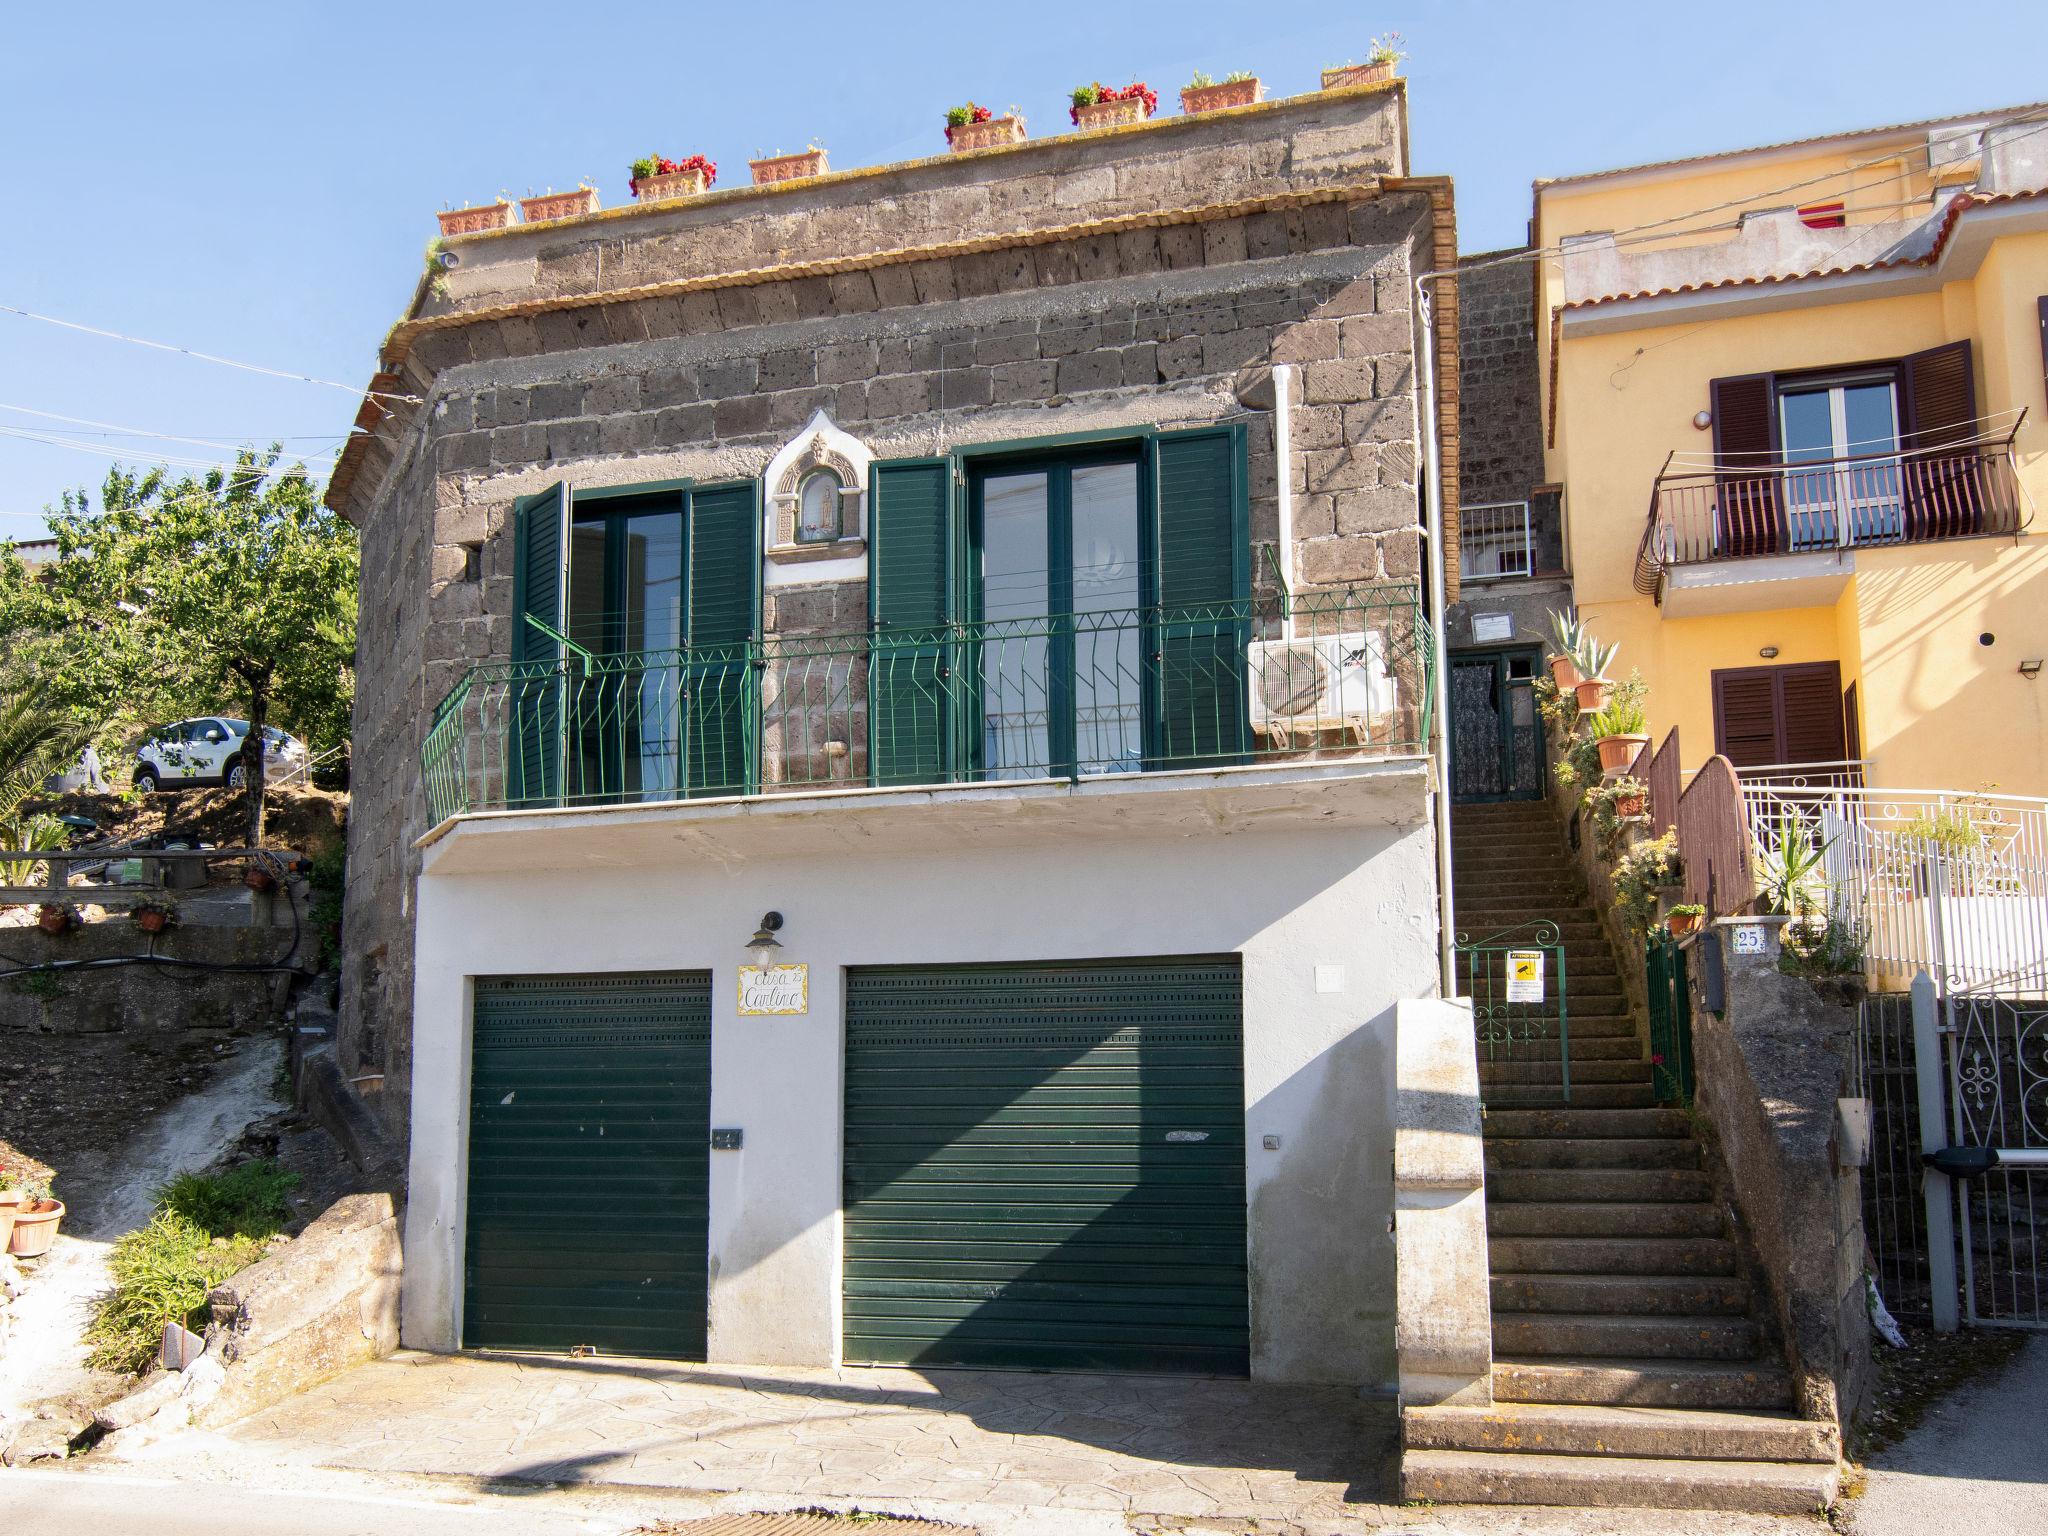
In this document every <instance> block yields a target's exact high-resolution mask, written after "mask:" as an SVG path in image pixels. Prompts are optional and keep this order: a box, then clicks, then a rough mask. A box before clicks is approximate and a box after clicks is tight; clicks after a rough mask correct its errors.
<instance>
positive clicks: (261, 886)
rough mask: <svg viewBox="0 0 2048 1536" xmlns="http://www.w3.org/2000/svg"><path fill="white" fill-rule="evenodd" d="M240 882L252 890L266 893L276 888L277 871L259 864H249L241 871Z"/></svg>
mask: <svg viewBox="0 0 2048 1536" xmlns="http://www.w3.org/2000/svg"><path fill="white" fill-rule="evenodd" d="M242 884H244V885H246V886H247V887H249V889H250V890H252V891H256V892H259V893H262V894H265V895H267V894H269V893H270V892H271V891H274V890H276V889H277V873H276V871H274V870H269V869H265V868H264V867H263V866H262V865H261V864H251V865H250V866H249V867H248V868H247V869H245V870H243V871H242Z"/></svg>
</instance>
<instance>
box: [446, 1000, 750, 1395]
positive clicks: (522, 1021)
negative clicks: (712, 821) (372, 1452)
mask: <svg viewBox="0 0 2048 1536" xmlns="http://www.w3.org/2000/svg"><path fill="white" fill-rule="evenodd" d="M710 1135H711V976H710V973H709V972H707V971H685V972H677V973H670V974H664V975H606V976H507V977H484V978H479V979H478V981H477V983H476V1030H475V1036H474V1043H473V1045H472V1048H471V1066H470V1090H469V1223H468V1234H469V1236H468V1251H467V1255H466V1274H465V1283H464V1289H463V1324H462V1342H463V1343H464V1344H466V1345H468V1346H470V1347H471V1348H484V1349H489V1348H497V1349H547V1350H567V1349H572V1348H575V1347H576V1346H578V1345H590V1346H593V1347H595V1348H596V1349H598V1350H601V1351H603V1352H604V1353H606V1354H621V1355H659V1356H667V1357H672V1358H679V1359H686V1360H701V1359H703V1358H704V1305H705V1268H706V1239H705V1212H706V1192H705V1184H706V1180H707V1178H708V1174H709V1159H710V1148H709V1142H710Z"/></svg>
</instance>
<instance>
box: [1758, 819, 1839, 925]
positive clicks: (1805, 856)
mask: <svg viewBox="0 0 2048 1536" xmlns="http://www.w3.org/2000/svg"><path fill="white" fill-rule="evenodd" d="M1832 841H1833V840H1832V839H1824V840H1822V841H1819V842H1816V841H1815V840H1814V835H1813V829H1812V828H1811V827H1810V826H1808V825H1807V823H1806V822H1805V820H1804V819H1803V818H1801V817H1799V816H1795V815H1794V814H1793V813H1792V812H1790V811H1780V812H1779V813H1778V824H1777V826H1776V827H1774V828H1772V830H1771V832H1770V835H1769V838H1768V840H1767V841H1766V842H1765V844H1764V846H1763V847H1762V848H1760V849H1759V850H1758V851H1757V853H1756V856H1755V869H1756V886H1757V892H1758V894H1759V895H1761V896H1762V897H1763V899H1764V901H1765V903H1766V904H1767V905H1768V906H1769V907H1770V910H1771V911H1772V913H1774V914H1776V915H1780V916H1793V917H1798V916H1802V915H1804V914H1807V913H1810V912H1816V911H1819V910H1820V906H1819V904H1817V903H1816V902H1815V901H1814V900H1813V899H1812V896H1811V894H1810V889H1811V888H1812V887H1814V886H1819V885H1823V884H1825V875H1824V873H1823V869H1822V864H1823V861H1824V860H1825V858H1826V855H1827V851H1828V845H1829V843H1830V842H1832Z"/></svg>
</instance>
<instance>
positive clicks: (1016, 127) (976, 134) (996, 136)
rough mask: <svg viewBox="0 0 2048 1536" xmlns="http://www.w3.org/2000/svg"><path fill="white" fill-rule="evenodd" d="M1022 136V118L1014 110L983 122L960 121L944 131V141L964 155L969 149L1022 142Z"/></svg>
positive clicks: (994, 147) (957, 153) (954, 150)
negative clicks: (955, 125)
mask: <svg viewBox="0 0 2048 1536" xmlns="http://www.w3.org/2000/svg"><path fill="white" fill-rule="evenodd" d="M1024 138H1025V134H1024V119H1023V118H1021V117H1019V116H1017V115H1016V114H1015V113H1014V112H1012V113H1008V114H1006V115H1004V116H1002V117H992V118H990V119H989V120H988V121H987V122H985V123H961V124H959V125H958V126H957V127H952V128H949V129H948V130H947V132H946V142H947V144H948V145H949V146H950V147H951V149H952V151H953V153H954V154H956V155H964V154H966V153H967V152H968V151H969V150H970V149H997V148H1000V147H1001V146H1003V145H1005V144H1022V143H1023V142H1024Z"/></svg>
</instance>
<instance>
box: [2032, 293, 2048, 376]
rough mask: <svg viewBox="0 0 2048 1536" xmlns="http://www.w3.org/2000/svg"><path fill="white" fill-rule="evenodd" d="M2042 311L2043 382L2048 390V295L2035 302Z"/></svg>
mask: <svg viewBox="0 0 2048 1536" xmlns="http://www.w3.org/2000/svg"><path fill="white" fill-rule="evenodd" d="M2034 302H2035V303H2036V304H2037V305H2039V306H2040V310H2041V382H2042V386H2043V388H2048V295H2044V296H2043V297H2041V298H2039V299H2036V300H2035V301H2034Z"/></svg>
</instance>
